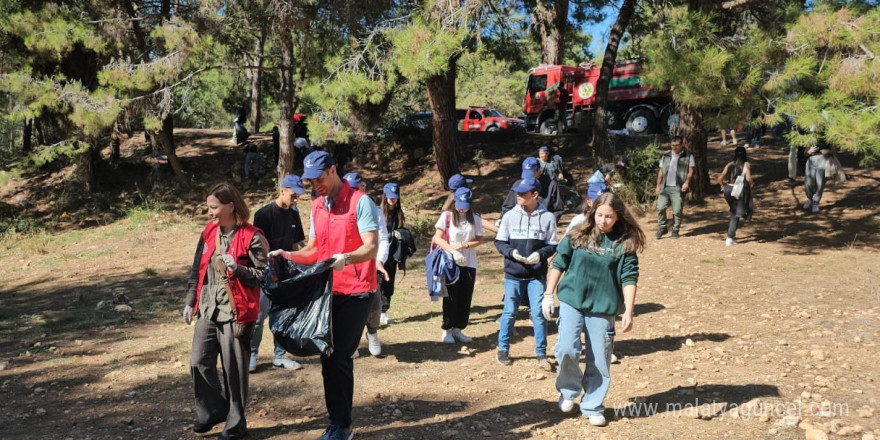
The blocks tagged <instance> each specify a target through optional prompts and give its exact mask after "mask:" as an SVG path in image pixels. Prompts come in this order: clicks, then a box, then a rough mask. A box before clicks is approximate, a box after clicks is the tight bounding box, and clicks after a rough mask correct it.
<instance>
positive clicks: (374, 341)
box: [367, 332, 382, 356]
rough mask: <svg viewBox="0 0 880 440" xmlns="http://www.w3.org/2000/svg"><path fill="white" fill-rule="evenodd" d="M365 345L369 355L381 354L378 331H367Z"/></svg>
mask: <svg viewBox="0 0 880 440" xmlns="http://www.w3.org/2000/svg"><path fill="white" fill-rule="evenodd" d="M367 346H368V347H369V349H370V354H371V355H373V356H379V355H380V354H382V343H381V342H379V333H370V332H367Z"/></svg>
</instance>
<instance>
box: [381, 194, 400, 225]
mask: <svg viewBox="0 0 880 440" xmlns="http://www.w3.org/2000/svg"><path fill="white" fill-rule="evenodd" d="M402 201H403V200H401V199H397V203H395V204H394V206H391V204H390V203H388V197H386V196H385V193H382V201H381V202H380V203H379V207H380V208H382V215H384V216H385V219H387V220H388V222H389V223H390V222H391V218H392V216H394V217H393V218H396V219H397V227H398V228H402V227H403V226H404V222H406V216H404V215H403V206H402V204H401V202H402Z"/></svg>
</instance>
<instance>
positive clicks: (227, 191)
mask: <svg viewBox="0 0 880 440" xmlns="http://www.w3.org/2000/svg"><path fill="white" fill-rule="evenodd" d="M208 196H214V197H216V198H217V200H219V201H220V203H223V204H226V203H232V208H233V210H232V211H233V214H235V224H236V225H241V224H242V223H246V222H247V221H248V220H250V219H251V210H250V209H248V206H247V203H245V201H244V198H243V197H242V196H241V193H240V192H238V189H237V188H236V187H234V186H233V185H232V184H231V183H227V182H220V183H218V184H216V185H214V186H212V187H211V189H209V190H208V195H206V196H205V198H208Z"/></svg>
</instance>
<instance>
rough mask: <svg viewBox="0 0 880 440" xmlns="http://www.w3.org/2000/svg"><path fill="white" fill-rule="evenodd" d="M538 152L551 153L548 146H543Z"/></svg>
mask: <svg viewBox="0 0 880 440" xmlns="http://www.w3.org/2000/svg"><path fill="white" fill-rule="evenodd" d="M538 151H543V152H545V153H549V152H550V147H548V146H546V145H541V147H540V148H538Z"/></svg>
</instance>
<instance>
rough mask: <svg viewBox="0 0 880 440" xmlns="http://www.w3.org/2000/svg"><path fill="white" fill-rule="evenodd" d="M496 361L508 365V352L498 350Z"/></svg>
mask: <svg viewBox="0 0 880 440" xmlns="http://www.w3.org/2000/svg"><path fill="white" fill-rule="evenodd" d="M497 359H498V363H499V364H501V365H510V353H508V352H506V351H503V350H498V357H497Z"/></svg>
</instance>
